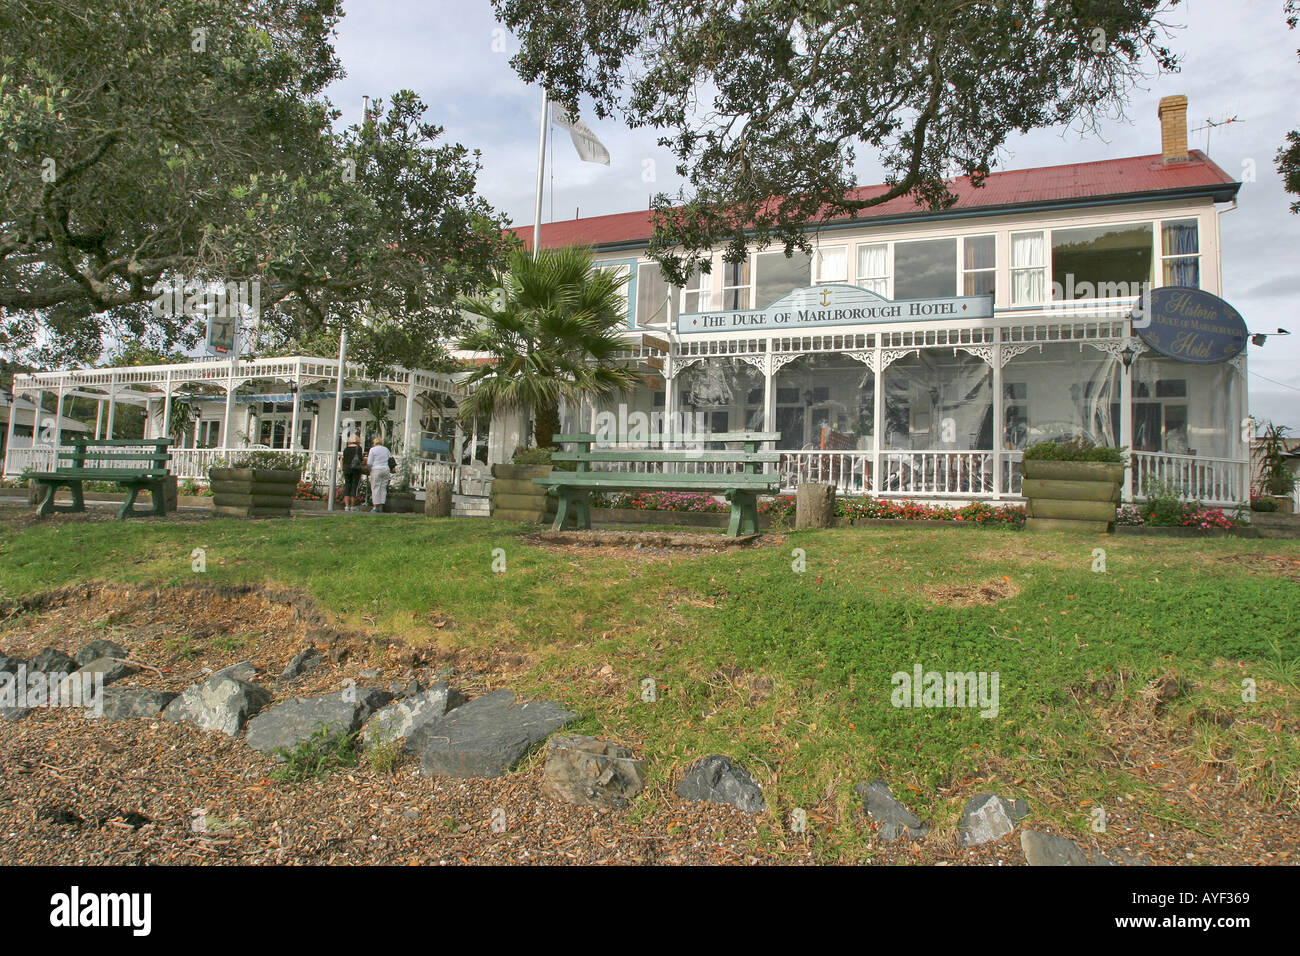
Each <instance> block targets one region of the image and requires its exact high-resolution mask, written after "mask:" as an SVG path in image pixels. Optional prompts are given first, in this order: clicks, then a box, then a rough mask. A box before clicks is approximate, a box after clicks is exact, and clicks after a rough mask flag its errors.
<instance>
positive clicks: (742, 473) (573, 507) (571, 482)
mask: <svg viewBox="0 0 1300 956" xmlns="http://www.w3.org/2000/svg"><path fill="white" fill-rule="evenodd" d="M780 437H781V433H780V432H721V433H718V434H714V435H708V436H707V437H705V438H704V441H705V442H707V443H708V444H714V443H723V442H741V443H743V444H744V449H743V450H737V451H725V450H721V451H711V450H710V451H706V450H701V449H699V448H696V447H692V448H687V447H684V446H686V445H688V444H689V445H692V446H696V445H699V444H700V439H699V438H698V437H697V436H693V437H684V438H677V437H675V436H671V435H668V436H663V435H657V436H654V437H653V438H652V439H651V440H650V441H649V442H646V441H645V440H644V437H642V438H636V437H629V436H622V435H619V436H615V437H613V438H611V439H608V441H609V442H610V443H611V444H615V445H619V444H624V445H625V444H629V443H641V444H650V445H655V446H658V447H654V448H597V449H594V450H593V449H592V445H594V444H595V443H596V436H595V435H591V434H575V435H556V436H555V441H556V442H557V443H560V444H565V445H573V446H574V450H573V451H567V452H555V453H554V454H552V455H551V461H552V462H573V463H575V465H576V467H577V470H576V471H552V472H551V474H550V475H549V476H548V477H546V478H534V479H533V481H534V482H536V483H537V484H539V485H545V486H546V488H547V491H548V493H550V494H553V495H555V496H556V497H557V498H558V499H559V502H558V506H557V508H556V511H555V525H554V527H555V530H556V531H560V530H562V529H564V528H566V527H571V528H579V529H587V528H590V527H591V493H592V492H593V491H695V492H702V493H706V494H722V495H724V496H725V497H726V499H727V500H728V501H729V502H731V521H730V522H729V523H728V525H727V534H729V535H731V536H732V537H735V536H736V535H740V534H753V533H755V532H756V531H758V496H759V495H760V494H763V493H767V494H771V493H773V492H776V491H778V490H779V489H780V487H781V479H780V476H779V475H776V474H763V473H762V472H761V471H759V468H760V467H761V466H762V465H764V464H766V463H769V462H776V461H779V460H780V458H781V456H780V454H779V453H778V452H769V451H759V450H758V446H759V445H760V444H761V443H763V442H774V441H776V440H777V439H778V438H780ZM597 462H599V463H609V464H625V465H637V464H646V465H651V464H660V463H663V464H671V463H676V464H691V463H696V462H701V463H702V462H707V463H710V464H723V465H735V466H737V467H738V468H739V470H738V471H735V472H733V473H730V474H723V473H710V474H698V473H689V472H688V473H682V472H648V471H619V470H612V469H611V470H603V469H602V470H594V469H593V468H592V467H591V466H592V465H593V464H594V463H597Z"/></svg>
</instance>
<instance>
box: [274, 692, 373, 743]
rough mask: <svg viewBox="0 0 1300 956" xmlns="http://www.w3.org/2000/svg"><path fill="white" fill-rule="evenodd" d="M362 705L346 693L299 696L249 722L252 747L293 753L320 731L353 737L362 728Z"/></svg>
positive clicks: (330, 734) (332, 734)
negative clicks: (345, 696)
mask: <svg viewBox="0 0 1300 956" xmlns="http://www.w3.org/2000/svg"><path fill="white" fill-rule="evenodd" d="M361 709H362V708H361V705H360V704H358V703H357V702H356V701H349V700H344V699H343V694H342V693H335V694H326V695H324V696H323V697H295V698H294V699H293V700H289V701H285V702H284V703H283V704H277V705H276V706H274V707H270V708H267V709H266V710H264V711H262V712H261V713H260V714H258V715H257V716H256V717H254V718H253V719H252V720H250V721H249V722H248V746H250V747H252V748H253V749H254V750H260V751H261V752H262V753H272V752H274V751H276V750H280V749H284V750H293V749H294V748H295V747H297V746H298V745H299V744H302V743H304V742H305V741H307V740H309V739H311V737H312V736H314V735H315V734H316V733H317V732H318V731H321V730H324V731H325V733H326V734H327V735H328V736H331V737H333V736H335V735H337V734H353V733H356V731H357V728H358V727H360V726H361Z"/></svg>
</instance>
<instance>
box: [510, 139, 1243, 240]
mask: <svg viewBox="0 0 1300 956" xmlns="http://www.w3.org/2000/svg"><path fill="white" fill-rule="evenodd" d="M1235 186H1236V184H1235V183H1234V181H1233V179H1232V177H1231V176H1229V175H1228V174H1227V173H1225V172H1224V171H1223V170H1222V169H1220V168H1219V167H1218V166H1216V165H1215V164H1214V162H1213V161H1212V160H1210V158H1209V157H1208V156H1206V155H1205V154H1204V153H1203V152H1201V151H1200V150H1199V149H1194V150H1191V152H1190V154H1189V159H1188V161H1187V162H1185V163H1174V164H1171V165H1165V164H1164V162H1163V161H1162V160H1161V157H1160V154H1159V153H1156V154H1154V155H1151V156H1131V157H1128V158H1126V159H1104V160H1099V161H1096V162H1091V163H1071V164H1069V165H1066V166H1040V167H1038V168H1036V169H1011V170H1007V171H1005V172H996V173H991V174H990V175H989V176H987V177H986V178H985V180H984V185H983V186H981V187H980V188H978V189H976V188H975V187H974V186H972V185H971V183H970V178H969V177H962V178H961V179H957V180H955V181H954V182H953V183H952V186H951V188H952V190H953V192H954V193H956V195H957V202H956V203H955V204H954V205H953V206H952V207H951V208H949V209H947V210H944V211H943V212H944V213H945V214H946V215H952V214H954V213H957V212H960V211H961V210H964V209H971V210H974V209H984V208H989V207H993V208H996V207H1000V206H1029V205H1034V204H1037V203H1056V202H1068V201H1070V200H1087V199H1100V198H1103V197H1112V196H1113V197H1116V198H1119V197H1122V196H1130V195H1134V194H1141V193H1153V192H1165V191H1171V192H1172V191H1179V190H1194V189H1198V188H1200V189H1213V188H1214V187H1228V188H1227V189H1226V190H1225V191H1226V192H1229V193H1233V194H1235V192H1236V189H1235ZM886 189H887V187H886V186H883V185H882V186H862V187H860V188H859V189H858V190H856V194H857V195H859V196H864V197H866V196H871V195H880V194H881V193H883V192H884V191H885V190H886ZM925 212H926V210H925V209H924V207H923V206H921V205H920V204H919V203H918V202H917V201H916V200H915V199H914V198H913V197H911V196H902V197H900V198H898V199H891V200H890V201H889V202H887V203H883V204H881V205H879V206H871V207H869V208H867V209H864V210H863V211H862V212H860V213H858V218H859V219H861V220H865V221H870V220H872V219H882V218H886V217H890V216H908V215H917V214H924V213H925ZM510 229H511V231H513V232H514V233H515V234H516V235H518V236H519V237H520V238H522V239H523V240H524V244H525V245H527V246H529V247H530V248H531V246H532V243H533V227H532V226H531V225H527V226H511V227H510ZM651 231H652V230H651V225H650V212H649V210H644V209H642V210H637V211H636V212H622V213H616V214H614V215H612V216H592V217H590V218H587V219H571V220H567V221H564V222H548V223H543V224H542V248H553V247H556V246H568V245H574V244H578V243H582V244H586V245H591V246H601V245H604V244H606V243H630V242H638V241H640V242H644V241H646V240H648V239H649V238H650V233H651Z"/></svg>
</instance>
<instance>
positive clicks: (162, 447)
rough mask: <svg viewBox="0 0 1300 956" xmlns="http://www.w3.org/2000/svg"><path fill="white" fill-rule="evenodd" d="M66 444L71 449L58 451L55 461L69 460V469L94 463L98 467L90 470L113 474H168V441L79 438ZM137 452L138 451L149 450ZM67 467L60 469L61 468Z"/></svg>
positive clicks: (93, 466)
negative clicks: (131, 472)
mask: <svg viewBox="0 0 1300 956" xmlns="http://www.w3.org/2000/svg"><path fill="white" fill-rule="evenodd" d="M68 444H69V445H71V446H72V448H71V450H70V451H60V452H59V453H58V458H59V460H60V461H63V460H69V461H71V462H72V464H71V466H70V467H71V468H73V469H76V468H86V467H88V466H87V465H86V462H88V461H93V462H99V463H100V464H96V465H91V466H89V467H92V468H111V469H113V470H114V471H123V470H125V471H139V472H142V473H143V472H148V473H156V472H163V473H166V471H167V462H169V461H171V457H172V456H171V454H170V453H169V452H168V451H167V449H168V448H169V447H171V444H172V440H171V439H170V438H82V437H80V436H78V437H75V438H69V439H68ZM150 448H152V451H150V450H137V449H150ZM67 467H69V466H60V468H56V469H55V470H56V471H58V470H60V469H61V468H67Z"/></svg>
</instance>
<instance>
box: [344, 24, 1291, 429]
mask: <svg viewBox="0 0 1300 956" xmlns="http://www.w3.org/2000/svg"><path fill="white" fill-rule="evenodd" d="M345 10H346V13H347V16H346V17H345V18H344V20H343V22H342V24H341V25H340V27H339V35H338V42H337V47H338V51H339V56H340V58H341V60H342V62H343V66H344V68H345V69H346V70H347V71H348V76H347V78H346V79H344V80H342V81H341V82H339V83H338V84H337V85H336V86H335V87H334V88H333V89H332V90H331V92H330V95H331V98H332V99H333V100H334V102H335V104H336V105H337V106H339V107H340V108H341V109H343V110H344V111H345V121H346V122H349V123H350V122H355V121H356V120H357V119H358V118H359V117H360V114H361V108H362V96H363V95H370V96H372V97H374V96H379V97H385V98H387V97H388V96H389V94H391V93H392V92H393V91H394V90H398V89H402V88H409V89H413V90H415V91H416V92H417V93H419V94H420V96H421V97H422V98H423V99H424V100H425V102H426V103H428V104H429V113H428V119H429V120H430V121H431V122H435V123H437V124H439V125H442V126H444V127H445V128H446V136H447V137H448V138H449V139H452V140H455V141H458V142H460V143H463V144H465V145H466V146H469V147H473V148H477V149H479V150H481V151H482V154H483V156H482V162H483V172H482V174H481V177H480V181H479V183H480V190H481V192H482V193H483V195H484V196H485V197H486V198H487V199H488V201H489V202H491V203H492V204H493V205H494V206H495V207H496V208H498V209H500V210H502V211H504V212H505V213H506V214H507V215H509V216H510V218H511V221H512V222H514V223H521V224H527V223H531V222H532V216H533V201H534V194H533V183H534V178H535V176H536V160H537V125H538V118H539V109H540V91H539V89H538V88H537V87H527V86H525V85H524V83H523V82H522V81H521V80H520V79H519V78H518V77H517V76H516V75H515V74H514V72H513V71H512V70H511V68H510V65H509V62H508V61H509V58H510V56H511V54H513V53H514V52H515V50H516V49H517V48H518V44H517V42H516V40H515V39H514V38H513V37H512V36H510V35H509V34H507V33H506V32H505V31H504V29H503V28H501V27H500V26H499V24H497V22H496V20H495V18H494V16H493V11H492V6H491V4H490V3H489V2H488V0H432V2H430V0H350V2H346V3H345ZM1170 22H1171V23H1172V24H1175V25H1177V26H1179V27H1181V29H1179V30H1177V31H1176V32H1175V34H1174V36H1173V38H1172V40H1171V41H1170V45H1171V46H1172V47H1173V49H1174V50H1176V51H1177V52H1178V53H1179V54H1180V55H1181V57H1182V72H1181V73H1179V74H1176V75H1173V76H1164V77H1159V78H1155V79H1152V80H1150V81H1149V82H1148V83H1147V86H1146V88H1145V89H1142V90H1138V91H1137V92H1136V94H1135V95H1134V97H1133V99H1132V104H1131V107H1130V109H1129V110H1128V118H1126V119H1118V120H1115V121H1112V122H1109V123H1107V124H1105V126H1104V127H1103V129H1102V133H1101V136H1100V137H1091V138H1086V139H1082V138H1080V137H1079V135H1078V134H1077V133H1070V132H1066V131H1062V130H1059V129H1053V130H1040V131H1038V132H1035V133H1032V134H1030V135H1028V136H1024V137H1020V138H1017V139H1015V140H1013V141H1012V143H1011V148H1010V151H1009V154H1008V155H1007V156H1006V157H1005V161H1004V162H1003V164H1002V165H1001V166H1000V168H1004V169H1008V168H1009V169H1017V168H1020V169H1023V168H1027V167H1034V166H1050V165H1055V164H1059V163H1063V162H1084V161H1088V160H1097V159H1107V158H1113V157H1117V156H1134V155H1144V154H1147V153H1154V152H1159V150H1160V132H1159V125H1158V122H1157V120H1156V104H1157V102H1158V101H1159V99H1160V97H1162V96H1167V95H1170V94H1173V93H1184V94H1186V95H1187V97H1188V100H1189V106H1188V126H1189V127H1191V128H1192V129H1193V130H1195V129H1196V127H1201V126H1204V125H1205V124H1206V121H1207V120H1213V121H1215V122H1221V121H1222V120H1224V119H1227V118H1228V117H1232V116H1235V117H1237V118H1238V120H1239V122H1237V123H1232V124H1230V125H1226V126H1222V127H1220V128H1218V129H1215V130H1213V131H1212V138H1211V140H1210V143H1209V147H1210V148H1209V152H1210V157H1211V158H1212V159H1213V160H1214V161H1215V162H1216V163H1218V164H1219V165H1220V166H1221V167H1223V169H1224V170H1226V171H1227V172H1228V174H1229V175H1231V176H1233V178H1235V179H1238V180H1240V181H1241V182H1242V183H1243V186H1242V188H1241V192H1240V194H1239V196H1238V208H1237V209H1235V210H1233V211H1231V212H1225V213H1224V214H1223V215H1222V220H1221V221H1222V229H1223V295H1224V298H1226V299H1227V300H1228V301H1229V302H1231V303H1233V304H1234V305H1235V306H1236V307H1237V308H1238V310H1239V311H1240V312H1241V314H1242V315H1243V316H1244V317H1245V319H1246V324H1247V326H1248V327H1249V328H1250V329H1251V330H1252V331H1267V332H1272V331H1273V330H1274V329H1276V328H1278V327H1281V328H1287V329H1290V330H1291V331H1292V332H1293V333H1294V334H1293V335H1291V336H1289V337H1281V336H1276V335H1274V336H1270V338H1269V339H1268V341H1267V342H1266V344H1265V345H1264V347H1262V348H1255V347H1253V346H1251V347H1249V353H1250V354H1249V359H1250V366H1249V367H1250V373H1251V374H1250V401H1251V411H1252V412H1253V413H1254V414H1255V415H1256V416H1257V417H1259V418H1268V419H1275V420H1278V421H1283V422H1287V423H1289V424H1290V425H1291V426H1292V427H1293V428H1296V429H1297V430H1300V317H1298V313H1297V306H1296V303H1297V301H1300V282H1298V281H1297V280H1300V216H1295V215H1292V214H1291V213H1290V212H1289V211H1288V205H1289V197H1288V196H1287V195H1286V193H1284V192H1283V190H1282V186H1281V180H1280V177H1279V176H1278V175H1277V172H1276V170H1275V169H1274V165H1273V156H1274V154H1275V152H1276V151H1277V148H1278V146H1279V145H1280V144H1281V143H1282V141H1283V137H1284V136H1285V134H1286V131H1287V130H1288V129H1294V128H1296V127H1300V97H1297V93H1300V62H1298V61H1297V57H1296V50H1297V47H1300V30H1297V31H1289V30H1288V29H1287V28H1286V24H1285V21H1284V18H1283V14H1282V0H1185V2H1184V3H1183V4H1181V5H1180V6H1179V7H1178V9H1177V10H1176V11H1175V12H1174V14H1173V16H1172V17H1171V19H1170ZM584 118H586V119H588V121H589V122H591V125H592V126H593V128H594V129H595V131H596V133H597V135H598V136H599V137H600V139H601V141H602V142H603V143H604V144H605V145H606V146H607V147H608V148H609V151H610V153H611V155H612V163H611V165H610V166H608V167H605V166H597V165H592V164H587V163H582V162H580V161H579V160H578V158H577V156H576V155H575V153H574V151H573V148H572V147H571V146H570V145H569V143H568V137H567V134H565V133H564V132H563V131H559V136H558V137H556V141H555V149H554V156H555V163H554V165H553V166H551V168H550V170H548V174H547V196H546V201H545V204H544V207H543V220H544V221H550V220H551V219H552V218H554V219H571V218H573V217H574V215H575V213H576V212H577V211H578V210H579V209H581V214H582V215H583V216H584V217H585V216H597V215H604V214H606V213H614V212H627V211H629V210H633V209H645V208H647V205H648V201H649V196H650V194H651V193H652V192H657V191H664V192H669V193H672V192H674V191H675V190H676V188H677V185H678V183H677V181H676V179H675V177H674V176H673V173H672V169H673V163H672V157H671V155H670V154H669V153H668V152H667V151H666V150H664V149H661V148H659V147H658V146H657V145H656V143H655V140H656V138H657V136H656V133H655V132H654V131H653V130H629V129H626V128H624V127H623V126H622V125H621V124H619V123H618V122H617V121H616V120H608V121H603V122H599V123H597V122H594V120H593V119H592V117H591V116H590V115H587V116H585V117H584ZM1206 135H1207V131H1206V130H1200V131H1194V132H1192V133H1191V134H1190V140H1191V145H1192V146H1193V147H1194V148H1198V149H1205V148H1206ZM548 163H549V157H548ZM552 174H553V176H554V189H553V190H552V188H551V185H550V184H551V176H552ZM881 178H882V177H881V172H880V168H879V167H878V166H877V165H875V164H874V163H873V162H871V161H870V160H869V159H865V158H864V162H863V163H862V165H861V169H860V171H859V181H860V182H862V183H864V184H866V183H876V182H880V181H881ZM1290 198H1294V197H1290ZM552 207H553V208H554V216H552V214H551V209H552Z"/></svg>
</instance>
